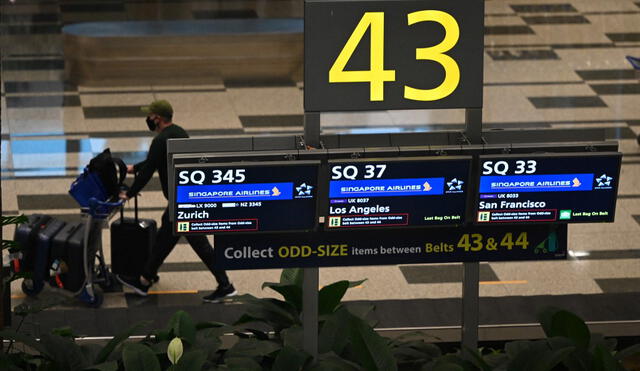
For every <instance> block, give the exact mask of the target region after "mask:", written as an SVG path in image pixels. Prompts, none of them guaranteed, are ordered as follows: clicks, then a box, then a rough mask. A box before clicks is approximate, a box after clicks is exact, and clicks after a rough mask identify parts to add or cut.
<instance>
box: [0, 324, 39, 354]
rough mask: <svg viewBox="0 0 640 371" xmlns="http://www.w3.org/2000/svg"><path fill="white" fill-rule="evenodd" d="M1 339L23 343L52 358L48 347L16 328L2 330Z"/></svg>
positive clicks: (0, 332)
mask: <svg viewBox="0 0 640 371" xmlns="http://www.w3.org/2000/svg"><path fill="white" fill-rule="evenodd" d="M0 339H4V340H10V341H15V342H18V343H22V344H24V345H26V346H28V347H29V348H31V349H33V350H35V351H37V352H38V353H40V354H42V355H43V356H45V357H47V358H51V354H50V353H49V351H48V350H47V348H46V347H45V346H44V345H42V344H41V343H40V342H38V341H37V340H36V339H34V338H32V337H31V336H27V335H25V334H22V333H19V332H15V331H14V330H2V331H0Z"/></svg>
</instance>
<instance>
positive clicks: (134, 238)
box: [111, 196, 158, 277]
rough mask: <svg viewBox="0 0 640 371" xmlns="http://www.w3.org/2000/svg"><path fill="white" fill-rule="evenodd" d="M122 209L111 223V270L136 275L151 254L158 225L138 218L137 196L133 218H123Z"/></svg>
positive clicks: (140, 271)
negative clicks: (116, 218) (118, 216)
mask: <svg viewBox="0 0 640 371" xmlns="http://www.w3.org/2000/svg"><path fill="white" fill-rule="evenodd" d="M123 209H124V208H123ZM123 209H120V219H119V220H116V221H115V222H113V223H111V271H112V272H113V273H114V274H118V275H123V276H127V277H138V276H140V274H141V273H142V270H143V268H144V265H145V263H146V262H147V259H148V258H149V256H150V255H151V249H152V248H153V245H154V244H155V240H156V233H157V230H158V227H157V225H156V221H155V220H153V219H139V218H138V197H137V196H136V197H135V198H134V217H133V218H125V217H124V211H123Z"/></svg>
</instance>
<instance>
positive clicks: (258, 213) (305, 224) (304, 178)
mask: <svg viewBox="0 0 640 371" xmlns="http://www.w3.org/2000/svg"><path fill="white" fill-rule="evenodd" d="M318 165H319V163H318V162H314V161H298V162H294V163H292V162H287V163H280V162H268V163H260V162H255V163H226V164H207V165H202V164H199V165H181V166H176V171H175V176H176V179H175V184H176V191H175V195H176V196H175V208H174V209H175V221H176V223H175V228H176V230H175V233H177V234H211V233H214V232H215V233H225V232H230V233H247V232H249V233H250V232H262V231H305V230H312V229H314V228H315V225H316V220H317V216H316V202H317V197H316V195H317V176H318Z"/></svg>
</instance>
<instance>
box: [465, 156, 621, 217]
mask: <svg viewBox="0 0 640 371" xmlns="http://www.w3.org/2000/svg"><path fill="white" fill-rule="evenodd" d="M621 157H622V156H621V154H619V153H593V154H585V153H579V154H562V155H559V154H553V155H551V154H544V155H533V154H532V155H506V156H505V155H501V156H480V181H479V187H478V190H477V191H478V192H477V194H478V197H477V199H476V206H477V213H476V222H477V223H482V224H491V223H527V224H531V223H558V222H560V223H591V222H613V219H614V216H615V207H616V197H617V190H618V182H619V175H620V161H621Z"/></svg>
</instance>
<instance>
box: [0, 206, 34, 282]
mask: <svg viewBox="0 0 640 371" xmlns="http://www.w3.org/2000/svg"><path fill="white" fill-rule="evenodd" d="M0 221H1V223H2V227H3V228H4V227H5V226H8V225H18V224H23V223H27V222H28V221H29V220H28V219H27V217H26V216H24V215H17V216H5V215H2V216H1V217H0ZM5 250H7V252H8V253H9V258H14V257H15V258H17V257H18V256H19V254H20V253H21V252H22V246H20V244H19V243H17V242H16V241H13V240H5V239H2V252H4V251H5ZM20 278H31V274H30V273H28V272H17V273H16V272H13V271H11V270H9V274H8V275H6V276H5V275H4V272H3V275H2V284H3V288H6V287H7V285H8V284H9V283H11V281H15V280H17V279H20Z"/></svg>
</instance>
